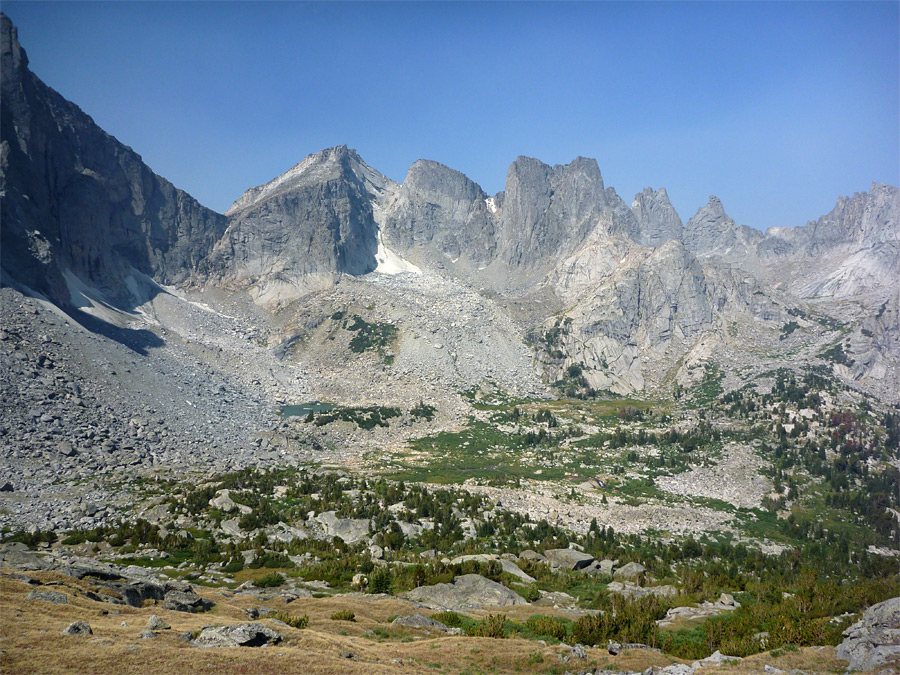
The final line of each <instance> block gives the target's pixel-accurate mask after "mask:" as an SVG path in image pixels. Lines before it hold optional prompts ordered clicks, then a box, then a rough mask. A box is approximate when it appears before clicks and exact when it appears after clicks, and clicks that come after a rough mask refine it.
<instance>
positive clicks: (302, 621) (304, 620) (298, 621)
mask: <svg viewBox="0 0 900 675" xmlns="http://www.w3.org/2000/svg"><path fill="white" fill-rule="evenodd" d="M274 618H276V619H278V620H279V621H283V622H284V623H286V624H287V625H288V626H290V627H291V628H297V629H299V630H303V629H304V628H306V627H307V626H308V625H309V617H308V616H307V615H306V614H304V615H303V616H293V615H291V614H287V613H285V612H278V613H277V614H276V615H275V617H274Z"/></svg>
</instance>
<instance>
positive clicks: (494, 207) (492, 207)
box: [484, 197, 500, 213]
mask: <svg viewBox="0 0 900 675" xmlns="http://www.w3.org/2000/svg"><path fill="white" fill-rule="evenodd" d="M484 203H485V204H486V205H487V207H488V211H490V212H491V213H497V211H499V210H500V208H499V207H498V206H497V202H496V201H494V198H493V197H488V198H487V199H485V200H484Z"/></svg>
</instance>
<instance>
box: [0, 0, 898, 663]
mask: <svg viewBox="0 0 900 675" xmlns="http://www.w3.org/2000/svg"><path fill="white" fill-rule="evenodd" d="M0 35H2V50H0V51H2V96H0V131H2V138H0V263H2V288H0V318H2V323H0V470H2V479H0V592H2V604H3V610H4V611H3V612H0V628H2V636H3V647H2V650H0V670H3V672H7V671H8V672H110V671H115V672H145V670H146V668H147V667H148V666H147V664H148V663H152V664H153V670H154V672H160V673H170V672H171V673H180V672H185V671H186V670H190V669H194V668H200V669H203V668H212V669H213V670H215V671H216V672H288V671H290V672H295V671H296V672H359V673H372V672H384V673H417V672H428V671H429V670H430V669H435V670H440V668H442V667H443V666H442V664H445V663H449V664H452V665H453V667H454V668H456V667H457V666H458V667H459V670H460V672H528V673H539V672H540V673H546V672H559V673H562V672H580V673H588V672H590V673H637V672H641V673H644V674H645V675H649V674H652V673H679V674H683V675H690V674H691V673H695V672H696V671H698V670H705V669H710V672H711V673H712V672H719V670H720V669H727V671H728V672H738V673H744V672H747V673H749V672H767V673H782V672H791V673H800V672H804V673H807V672H809V673H811V672H839V671H841V670H842V669H844V668H846V667H849V668H852V669H864V670H866V669H867V670H873V671H876V672H878V671H884V672H888V671H889V670H890V669H891V668H894V667H895V666H896V656H897V635H898V630H900V627H898V625H897V614H898V613H897V611H896V610H897V602H898V598H897V596H898V595H900V585H898V583H900V579H898V575H897V564H898V560H900V414H898V412H897V406H898V405H900V190H898V188H897V187H893V186H890V185H884V184H872V186H871V189H870V190H869V191H868V192H866V193H861V194H854V195H852V196H850V197H840V198H838V200H837V203H836V206H835V208H834V209H833V210H832V211H831V212H829V213H828V214H825V215H822V216H821V217H819V218H818V219H816V220H810V221H809V222H808V223H806V224H801V223H798V224H797V225H798V226H797V227H791V228H769V229H768V230H766V231H762V230H760V229H757V228H756V227H753V226H751V225H753V224H749V225H748V224H738V223H736V222H735V220H734V219H733V218H731V217H730V216H728V214H727V211H726V207H725V205H724V204H723V203H722V201H721V200H719V199H718V198H717V197H715V196H711V197H710V198H709V201H708V202H707V203H706V204H705V205H701V206H700V207H699V208H698V209H697V211H696V213H695V214H693V215H692V216H690V217H687V216H688V215H689V214H683V215H679V213H678V212H677V211H676V210H675V208H674V206H673V205H672V203H671V201H670V199H669V195H668V192H667V191H666V189H665V188H658V189H654V188H649V187H648V188H645V189H644V190H643V191H642V192H640V193H638V194H637V195H635V196H634V198H633V200H631V202H630V204H629V202H628V201H627V200H626V199H623V197H622V196H620V195H619V194H618V193H617V192H616V190H615V189H614V188H613V187H611V186H609V185H607V184H606V181H605V180H604V178H603V175H602V173H601V168H600V165H599V164H598V162H597V161H596V160H594V159H589V158H584V157H578V158H576V159H574V160H573V161H572V162H570V163H568V164H561V165H553V166H550V165H548V164H545V163H544V162H542V161H540V160H539V159H535V158H530V157H518V158H516V159H515V160H514V161H513V162H512V163H511V165H510V166H509V169H508V172H507V175H506V182H505V189H504V190H502V191H501V192H498V193H497V194H493V195H489V194H487V193H486V192H485V191H484V190H483V189H482V188H481V187H480V186H479V185H478V184H476V183H475V182H474V181H472V180H471V179H469V178H468V177H466V176H465V175H464V174H462V173H460V172H459V171H456V170H454V169H452V168H449V167H447V166H444V165H443V164H440V163H439V162H437V161H433V160H427V159H420V160H418V161H416V162H415V163H414V164H413V165H412V166H411V167H410V168H409V171H408V173H407V175H406V178H405V180H404V181H403V182H402V183H397V182H395V181H392V180H391V179H389V178H387V177H385V176H384V175H382V174H381V173H380V172H379V171H378V170H376V169H375V168H373V167H371V166H369V165H368V164H367V163H366V162H365V161H364V160H363V158H362V157H360V155H359V154H358V153H357V152H356V151H355V150H353V149H351V148H349V147H347V146H338V147H334V148H328V149H324V150H321V151H319V152H314V153H312V154H308V155H307V156H306V157H305V158H302V159H300V158H301V157H302V155H303V154H304V153H305V152H306V151H307V150H309V149H305V150H304V151H301V152H298V155H297V158H298V159H300V161H299V163H297V164H296V165H295V166H293V167H292V168H290V169H288V170H287V171H286V172H284V173H282V174H280V175H278V176H275V177H274V178H272V179H271V180H268V181H267V182H260V184H259V185H258V186H256V187H251V188H249V189H247V190H246V191H245V192H244V193H243V194H242V195H239V196H237V198H236V200H235V201H234V203H233V205H232V206H231V208H229V209H228V210H227V212H226V213H216V212H214V211H212V210H210V209H207V208H205V207H204V206H202V205H201V204H200V203H198V202H197V201H196V200H195V199H193V198H192V197H191V196H190V195H188V194H187V193H185V192H184V191H182V190H179V189H178V188H176V187H175V186H173V185H172V184H171V183H169V182H168V181H167V180H165V179H164V178H162V177H161V176H159V175H157V174H156V173H154V172H153V171H152V170H151V169H150V168H149V167H148V166H147V165H146V164H144V162H143V161H142V159H141V157H140V156H139V155H138V154H137V153H135V152H134V151H133V150H132V149H131V148H129V147H127V146H126V145H124V144H122V143H121V142H120V141H119V140H117V139H116V138H114V137H112V136H111V135H109V134H107V133H106V132H104V131H103V130H102V129H101V128H100V127H98V126H97V125H96V124H95V123H94V121H93V120H92V119H91V117H90V116H89V115H88V114H87V113H85V112H84V111H82V110H81V109H80V108H79V107H78V106H77V105H76V104H74V103H72V102H69V101H67V100H65V99H64V98H63V97H62V96H60V95H59V94H58V93H57V92H55V91H54V90H53V89H51V88H50V87H48V86H47V85H46V84H44V83H43V82H42V81H41V80H40V79H39V77H38V76H37V75H36V74H35V73H33V72H32V71H31V70H30V68H29V61H28V57H27V55H26V52H25V49H24V48H23V47H22V46H21V45H20V44H19V41H18V35H17V31H16V28H15V27H14V26H13V25H12V23H11V21H10V20H9V19H8V18H7V17H6V16H2V18H0ZM273 173H274V172H273ZM264 179H265V176H261V177H260V181H263V180H264ZM810 215H813V214H810ZM683 216H684V217H687V220H684V218H683ZM248 617H249V618H250V619H251V621H250V622H248V621H247V620H246V619H247V618H248ZM201 647H202V648H203V649H202V650H201V649H199V648H201ZM260 654H263V655H264V656H260ZM723 672H724V671H723Z"/></svg>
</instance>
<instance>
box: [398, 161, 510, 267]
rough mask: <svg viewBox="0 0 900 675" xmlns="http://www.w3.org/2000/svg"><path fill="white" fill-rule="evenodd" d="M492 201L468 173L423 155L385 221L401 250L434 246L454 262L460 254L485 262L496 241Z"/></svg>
mask: <svg viewBox="0 0 900 675" xmlns="http://www.w3.org/2000/svg"><path fill="white" fill-rule="evenodd" d="M495 209H496V207H495V206H494V202H489V198H488V196H487V195H486V194H485V193H484V190H482V189H481V188H480V187H479V186H478V185H477V184H475V183H474V182H472V181H471V180H470V179H469V178H467V177H466V176H465V175H464V174H462V173H460V172H459V171H454V170H453V169H450V168H448V167H446V166H444V165H443V164H439V163H438V162H433V161H430V160H423V159H420V160H419V161H417V162H415V163H414V164H413V165H412V166H411V167H410V168H409V173H408V174H407V176H406V180H404V181H403V184H402V185H401V186H400V187H399V190H398V191H397V196H396V198H395V199H394V201H393V202H392V203H391V204H390V206H389V207H388V211H387V212H386V215H385V217H384V223H383V225H382V228H383V232H384V235H385V238H386V240H387V241H388V242H389V243H390V244H391V245H392V246H395V247H397V248H398V249H399V250H401V251H403V252H405V253H410V252H411V251H412V249H414V248H426V249H433V250H434V251H435V252H437V253H440V254H442V255H443V256H446V257H447V258H450V260H451V261H453V262H456V261H457V259H459V258H460V257H461V256H463V257H465V258H467V259H468V260H470V261H472V262H474V263H477V264H483V263H486V262H488V261H490V260H491V259H492V258H493V255H494V252H495V249H496V246H497V242H496V232H495V230H496V227H497V223H496V220H497V219H496V217H495V214H494V210H495Z"/></svg>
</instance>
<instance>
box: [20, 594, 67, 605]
mask: <svg viewBox="0 0 900 675" xmlns="http://www.w3.org/2000/svg"><path fill="white" fill-rule="evenodd" d="M25 599H26V600H42V601H43V602H52V603H53V604H54V605H66V604H68V600H67V599H66V594H65V593H58V592H57V591H31V592H30V593H29V594H28V595H26V596H25Z"/></svg>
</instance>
